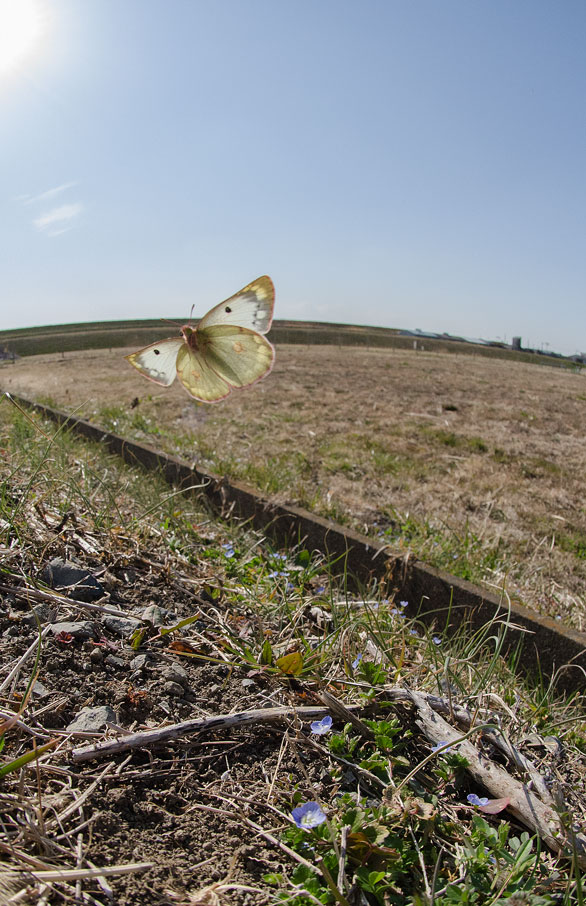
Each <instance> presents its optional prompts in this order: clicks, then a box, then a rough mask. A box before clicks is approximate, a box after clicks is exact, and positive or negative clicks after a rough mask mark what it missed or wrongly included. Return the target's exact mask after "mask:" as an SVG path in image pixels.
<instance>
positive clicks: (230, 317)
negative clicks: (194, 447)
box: [125, 277, 275, 403]
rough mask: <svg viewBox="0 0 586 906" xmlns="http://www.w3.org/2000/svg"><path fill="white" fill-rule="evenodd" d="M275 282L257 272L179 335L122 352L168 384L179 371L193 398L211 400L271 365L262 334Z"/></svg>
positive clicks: (146, 373)
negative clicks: (237, 290) (231, 294)
mask: <svg viewBox="0 0 586 906" xmlns="http://www.w3.org/2000/svg"><path fill="white" fill-rule="evenodd" d="M274 305H275V288H274V286H273V281H272V280H271V278H270V277H259V278H258V280H254V281H253V282H252V283H249V284H248V286H245V287H244V289H241V290H240V292H239V293H236V295H234V296H230V298H229V299H226V301H225V302H220V304H219V305H216V306H215V307H214V308H212V309H211V311H208V313H207V315H204V317H203V318H202V319H201V321H200V322H199V324H198V325H197V327H190V326H189V325H185V326H184V327H182V328H181V333H182V336H181V337H172V338H170V339H168V340H161V341H160V342H159V343H152V344H151V345H150V346H145V348H144V349H139V351H138V352H133V353H132V354H131V355H127V356H125V358H126V359H128V361H129V362H130V364H131V365H134V367H135V368H137V369H138V370H139V371H140V373H141V374H144V376H145V377H146V378H148V379H149V380H151V381H154V382H155V383H156V384H161V385H162V386H163V387H170V386H171V384H172V383H173V381H174V380H175V377H178V378H179V380H180V381H181V383H182V384H183V387H184V389H185V390H186V391H187V393H189V395H190V396H193V397H194V398H195V399H196V400H202V402H205V403H215V402H217V401H218V400H223V399H225V397H227V396H228V394H229V393H231V391H232V390H235V389H238V390H239V389H241V388H242V387H249V386H250V385H251V384H255V383H256V381H260V380H261V379H262V378H264V377H266V375H267V374H268V373H269V372H270V371H271V369H272V367H273V363H274V361H275V350H274V347H273V346H272V344H271V343H269V341H268V340H267V339H266V337H264V336H263V334H265V333H268V331H269V329H270V326H271V322H272V320H273V308H274Z"/></svg>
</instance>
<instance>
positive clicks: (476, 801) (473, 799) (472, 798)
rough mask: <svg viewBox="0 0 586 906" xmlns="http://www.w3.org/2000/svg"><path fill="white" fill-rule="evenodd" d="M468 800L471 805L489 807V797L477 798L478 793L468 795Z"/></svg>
mask: <svg viewBox="0 0 586 906" xmlns="http://www.w3.org/2000/svg"><path fill="white" fill-rule="evenodd" d="M466 799H467V800H468V802H469V803H470V805H488V797H487V796H477V795H476V793H468V795H467V796H466Z"/></svg>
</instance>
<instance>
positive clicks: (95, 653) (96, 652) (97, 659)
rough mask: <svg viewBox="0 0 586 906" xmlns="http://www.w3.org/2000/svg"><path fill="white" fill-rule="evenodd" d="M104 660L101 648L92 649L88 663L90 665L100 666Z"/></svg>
mask: <svg viewBox="0 0 586 906" xmlns="http://www.w3.org/2000/svg"><path fill="white" fill-rule="evenodd" d="M103 660H104V655H103V654H102V650H101V648H92V650H91V651H90V661H91V662H92V664H101V663H102V661H103Z"/></svg>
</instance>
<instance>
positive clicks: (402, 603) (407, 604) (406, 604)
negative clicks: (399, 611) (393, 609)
mask: <svg viewBox="0 0 586 906" xmlns="http://www.w3.org/2000/svg"><path fill="white" fill-rule="evenodd" d="M399 607H402V608H403V609H404V608H405V607H409V601H399Z"/></svg>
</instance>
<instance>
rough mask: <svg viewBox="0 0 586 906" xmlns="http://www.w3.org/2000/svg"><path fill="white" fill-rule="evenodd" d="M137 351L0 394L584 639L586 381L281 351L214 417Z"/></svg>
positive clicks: (61, 361) (23, 375)
mask: <svg viewBox="0 0 586 906" xmlns="http://www.w3.org/2000/svg"><path fill="white" fill-rule="evenodd" d="M126 351H127V350H124V351H103V352H83V353H81V352H80V353H67V354H66V355H65V356H60V355H51V356H36V357H31V358H25V359H21V360H20V361H19V362H17V364H16V365H14V366H5V368H4V369H3V370H2V372H1V373H0V383H1V384H2V386H3V387H4V388H5V389H7V390H13V391H14V392H16V393H22V394H23V395H25V396H29V397H34V398H38V399H44V400H47V399H48V400H50V401H52V402H53V403H54V404H56V405H58V406H59V407H61V408H67V409H70V410H71V409H75V408H77V407H79V412H80V414H82V415H83V416H85V417H88V418H91V419H93V420H96V421H98V422H100V423H101V424H104V425H106V426H107V427H109V428H110V429H112V430H115V431H117V433H120V434H124V435H127V436H133V437H134V438H136V439H138V440H139V441H142V442H146V443H148V444H150V445H151V446H156V447H160V448H162V449H165V450H167V451H169V452H172V453H175V454H179V455H181V456H182V457H183V458H186V459H188V460H190V461H194V462H197V463H198V465H200V466H201V467H202V468H204V469H205V468H208V469H211V470H214V471H219V472H225V473H226V474H228V475H230V476H231V477H239V478H241V479H243V480H245V481H247V482H248V483H249V484H253V485H256V486H257V487H258V488H260V489H261V490H263V491H265V492H268V493H270V494H272V495H273V496H275V497H277V498H278V499H279V500H281V501H284V502H289V503H297V504H301V505H303V506H306V507H308V508H310V509H313V510H314V511H317V512H320V513H321V514H325V515H328V516H331V517H332V518H334V519H336V520H337V521H341V522H345V523H347V524H350V525H352V526H354V527H356V528H358V529H359V530H361V531H363V532H367V533H371V534H379V535H380V534H381V533H384V537H385V538H387V539H388V540H389V543H390V544H391V545H392V546H393V547H396V548H398V549H400V550H403V551H404V550H406V549H410V550H412V551H413V552H414V553H415V554H416V555H417V556H419V557H421V559H424V560H427V561H428V562H433V563H435V564H436V565H439V566H443V567H444V568H448V569H450V570H451V571H452V572H457V573H458V574H459V575H463V576H465V577H466V578H470V579H471V580H472V581H483V582H485V583H488V584H493V585H496V586H498V587H501V586H502V585H503V584H505V585H506V587H507V589H508V591H509V592H510V593H512V594H513V596H514V597H516V598H519V599H520V600H522V601H523V602H524V603H526V604H528V605H530V606H533V607H534V608H536V609H537V610H539V611H541V612H542V613H548V614H550V615H553V616H558V617H560V618H561V619H563V621H564V622H566V623H568V624H571V625H574V626H576V627H578V628H585V627H586V594H585V579H586V504H585V502H584V476H585V475H586V446H585V444H584V415H585V412H586V374H585V373H584V372H583V373H577V372H571V371H566V370H562V369H557V368H552V367H540V366H536V365H527V364H522V363H519V362H513V361H511V362H507V361H504V360H490V359H484V358H481V357H475V356H473V355H448V354H442V353H425V352H412V351H409V352H406V351H397V350H385V349H359V348H351V347H343V348H338V347H331V346H315V347H302V346H282V347H279V348H278V352H277V363H276V365H275V368H274V370H273V372H272V374H271V375H270V376H269V377H268V378H267V379H266V380H265V381H264V382H263V383H261V384H259V385H258V386H257V387H255V388H253V389H251V390H248V391H243V392H240V393H234V394H232V396H231V397H229V398H228V399H227V400H225V401H223V402H221V403H219V404H216V405H213V406H206V405H204V404H199V403H197V402H194V401H193V400H191V399H190V398H189V397H188V396H187V395H186V394H185V392H184V391H183V390H182V389H181V388H180V387H179V386H178V385H175V386H174V387H172V388H171V389H168V390H165V389H163V388H160V387H157V386H156V385H155V384H152V383H149V382H147V381H146V380H144V379H143V378H142V377H141V376H140V375H139V374H137V373H136V372H135V371H134V370H133V369H132V368H131V367H130V366H129V365H128V364H127V363H126V362H125V361H124V359H123V358H122V352H126ZM136 397H138V399H139V401H140V402H139V404H138V405H137V406H136V407H135V408H133V409H132V408H131V404H132V401H133V400H134V399H135V398H136Z"/></svg>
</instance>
